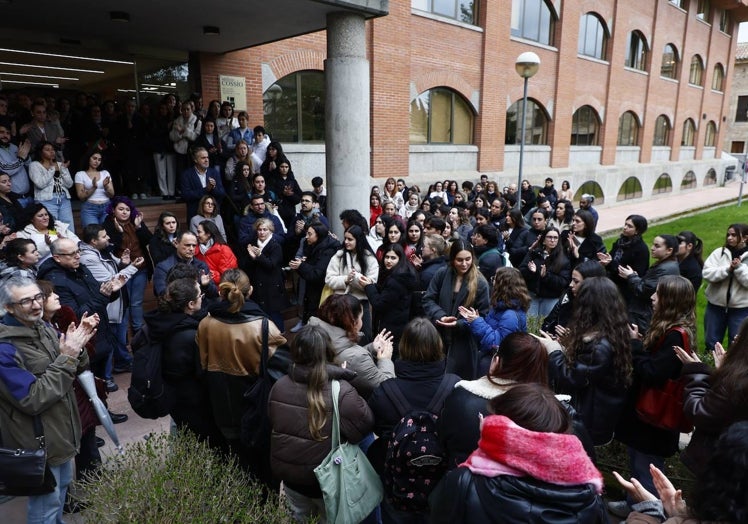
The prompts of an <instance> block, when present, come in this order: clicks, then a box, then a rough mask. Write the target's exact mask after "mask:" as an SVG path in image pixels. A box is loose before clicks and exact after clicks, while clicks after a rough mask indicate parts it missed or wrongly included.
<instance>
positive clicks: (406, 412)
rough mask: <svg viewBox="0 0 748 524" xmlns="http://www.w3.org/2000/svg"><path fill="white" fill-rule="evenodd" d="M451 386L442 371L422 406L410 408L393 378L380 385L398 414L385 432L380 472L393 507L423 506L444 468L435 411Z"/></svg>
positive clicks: (445, 464) (402, 509)
mask: <svg viewBox="0 0 748 524" xmlns="http://www.w3.org/2000/svg"><path fill="white" fill-rule="evenodd" d="M452 386H453V384H452V381H451V380H450V377H448V376H446V375H445V376H444V377H443V378H442V381H441V383H440V384H439V388H438V389H437V390H436V393H435V394H434V398H432V399H431V402H430V403H429V405H428V406H427V407H426V409H425V410H413V409H412V408H411V406H410V404H409V403H408V401H407V399H406V398H405V397H404V396H403V393H402V391H400V388H399V387H398V386H397V383H396V382H395V381H394V380H387V381H385V382H382V384H381V385H380V387H381V388H382V392H383V393H384V394H385V395H386V396H387V397H388V398H389V399H390V400H391V401H392V403H393V404H394V405H395V408H396V409H397V411H398V413H399V414H400V415H401V417H402V418H401V419H400V422H398V423H397V424H396V425H395V427H394V428H393V429H392V432H391V433H390V434H389V435H388V443H387V455H386V458H385V461H384V472H383V475H382V477H383V480H384V490H385V496H386V497H387V501H388V502H389V503H390V504H392V506H393V507H394V508H395V509H397V510H400V511H424V510H427V509H428V507H429V505H428V498H429V494H430V493H431V491H432V490H433V489H434V487H435V486H436V485H437V484H438V483H439V480H441V478H442V476H444V474H445V473H446V472H447V453H446V451H445V450H444V448H443V447H442V445H441V443H440V442H439V438H438V435H437V432H436V428H437V420H438V418H439V417H438V415H436V414H435V413H437V412H438V410H439V408H440V407H441V406H442V405H443V404H444V400H445V399H446V398H447V395H449V393H450V392H451V391H452V389H453V388H452Z"/></svg>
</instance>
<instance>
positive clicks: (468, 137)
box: [410, 87, 473, 144]
mask: <svg viewBox="0 0 748 524" xmlns="http://www.w3.org/2000/svg"><path fill="white" fill-rule="evenodd" d="M472 142H473V112H472V111H471V110H470V107H468V104H467V102H465V101H464V100H463V99H462V97H460V95H458V94H457V93H455V92H454V91H451V90H449V89H446V88H443V87H439V88H436V89H431V90H429V91H424V92H423V93H421V94H420V95H418V96H417V97H416V98H415V99H414V100H413V101H412V102H411V103H410V143H411V144H472Z"/></svg>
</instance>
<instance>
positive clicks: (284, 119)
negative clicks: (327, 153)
mask: <svg viewBox="0 0 748 524" xmlns="http://www.w3.org/2000/svg"><path fill="white" fill-rule="evenodd" d="M262 105H263V111H264V113H265V129H266V130H267V132H268V133H269V134H270V136H272V137H273V140H278V141H280V142H296V143H299V142H324V140H325V74H324V73H322V72H321V71H300V72H298V73H292V74H290V75H287V76H284V77H283V78H281V79H280V80H278V81H277V82H276V83H274V84H273V85H271V86H270V87H268V89H267V91H265V92H264V93H263V95H262Z"/></svg>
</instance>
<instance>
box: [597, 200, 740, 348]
mask: <svg viewBox="0 0 748 524" xmlns="http://www.w3.org/2000/svg"><path fill="white" fill-rule="evenodd" d="M746 213H748V204H746V206H745V207H737V206H736V205H730V206H726V207H720V208H717V209H714V210H711V211H705V212H701V213H698V214H694V215H690V216H685V217H680V218H677V219H675V220H672V221H669V222H662V223H658V224H654V225H651V226H650V228H649V229H648V230H647V232H646V233H645V234H644V241H645V242H646V243H647V245H650V246H651V244H652V239H654V237H656V236H657V235H660V234H670V235H677V234H678V233H680V232H681V231H693V232H694V233H695V234H696V236H698V237H699V238H701V240H702V241H703V242H704V252H703V258H704V260H706V258H707V257H708V256H709V254H710V253H711V252H712V251H714V250H715V249H716V248H718V247H720V246H722V245H723V244H724V242H725V233H726V232H727V226H729V225H730V224H733V223H736V222H748V218H745V215H746ZM621 225H623V224H621ZM616 238H618V236H617V235H614V236H611V237H606V238H605V245H606V246H607V248H608V249H610V247H611V246H612V245H613V242H614V241H615V240H616ZM705 285H706V284H705V283H704V284H702V286H701V289H700V290H699V293H698V295H697V296H696V315H697V319H698V320H697V325H698V334H697V339H698V346H697V347H698V348H699V352H702V351H703V349H704V322H703V319H704V309H705V308H706V299H705V298H704V286H705ZM725 347H726V346H725Z"/></svg>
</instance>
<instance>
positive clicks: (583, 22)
mask: <svg viewBox="0 0 748 524" xmlns="http://www.w3.org/2000/svg"><path fill="white" fill-rule="evenodd" d="M590 20H594V21H595V22H596V26H595V28H594V29H595V31H594V32H595V33H597V32H598V30H599V33H600V34H599V35H598V34H595V35H592V37H593V38H594V39H595V49H594V51H591V52H590V50H589V49H588V48H587V44H588V40H589V37H590V36H589V32H590V29H591V28H590V23H589V21H590ZM609 39H610V32H609V31H608V27H607V26H606V24H605V20H603V19H602V17H601V16H600V15H598V14H597V13H595V12H593V11H589V12H587V13H584V14H582V15H581V16H580V17H579V35H578V37H577V54H578V55H580V56H585V57H588V58H595V59H597V60H607V58H606V57H607V54H608V40H609Z"/></svg>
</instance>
